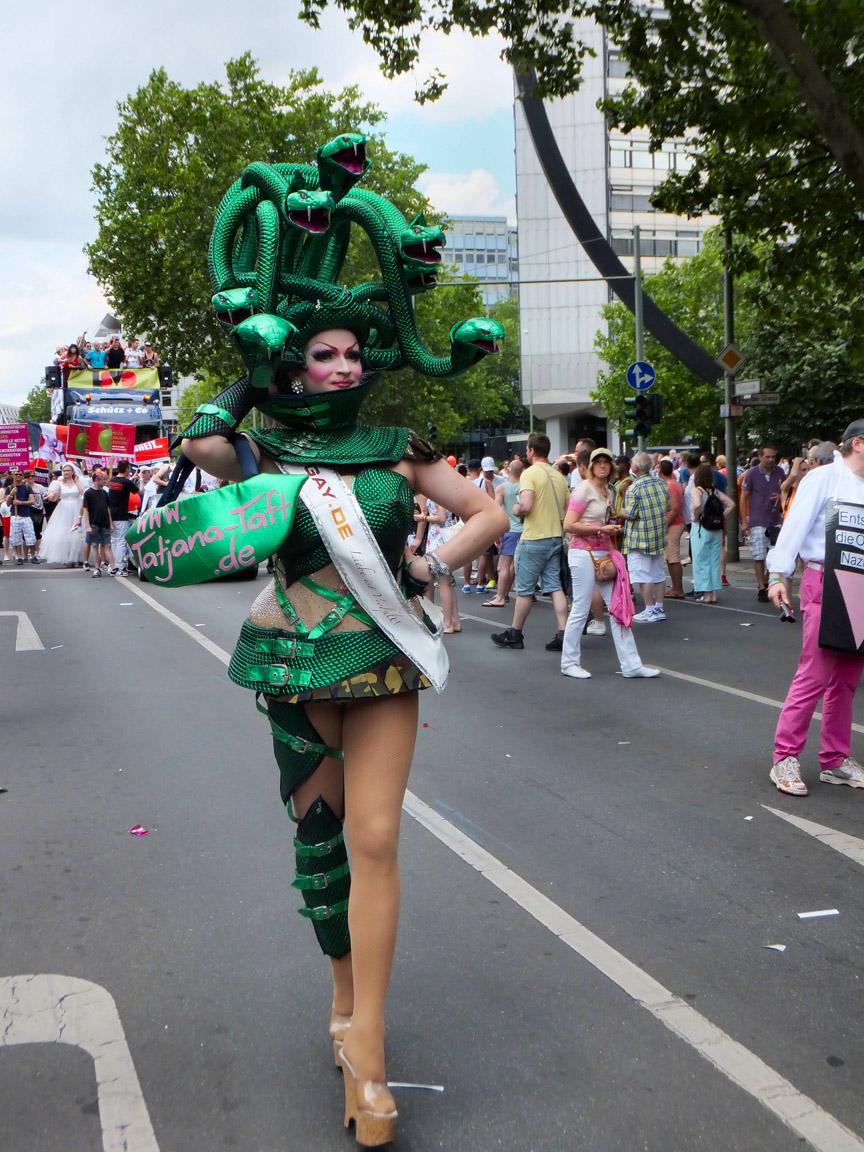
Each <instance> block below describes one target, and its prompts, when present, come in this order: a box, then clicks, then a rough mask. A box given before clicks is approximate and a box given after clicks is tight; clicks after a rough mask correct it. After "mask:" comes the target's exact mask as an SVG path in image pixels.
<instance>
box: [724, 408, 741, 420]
mask: <svg viewBox="0 0 864 1152" xmlns="http://www.w3.org/2000/svg"><path fill="white" fill-rule="evenodd" d="M743 415H744V405H743V404H721V405H720V419H721V420H734V419H735V417H736V416H743Z"/></svg>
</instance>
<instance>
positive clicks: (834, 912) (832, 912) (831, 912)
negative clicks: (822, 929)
mask: <svg viewBox="0 0 864 1152" xmlns="http://www.w3.org/2000/svg"><path fill="white" fill-rule="evenodd" d="M839 915H840V910H839V908H822V909H820V910H819V911H818V912H799V913H798V919H799V920H812V919H813V918H814V917H815V916H839Z"/></svg>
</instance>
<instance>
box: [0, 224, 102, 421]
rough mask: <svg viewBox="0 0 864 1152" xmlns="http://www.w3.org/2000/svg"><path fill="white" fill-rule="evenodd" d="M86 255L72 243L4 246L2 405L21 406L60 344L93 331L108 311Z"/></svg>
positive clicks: (0, 348)
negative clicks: (8, 274) (7, 274)
mask: <svg viewBox="0 0 864 1152" xmlns="http://www.w3.org/2000/svg"><path fill="white" fill-rule="evenodd" d="M86 264H87V262H86V259H85V257H84V255H83V253H82V252H81V251H80V249H78V248H77V246H75V245H72V244H58V245H54V244H28V243H18V244H2V245H0V265H2V267H4V268H7V269H8V268H14V269H15V276H14V279H11V280H10V279H6V278H5V277H4V279H3V281H2V284H0V403H4V404H20V403H22V401H23V400H24V398H25V397H26V395H27V393H28V392H29V391H30V389H31V388H32V387H33V386H34V385H35V384H38V383H39V381H40V379H41V378H42V374H43V369H44V367H45V365H46V364H50V363H51V362H52V360H53V358H54V349H55V348H56V346H57V345H58V344H67V343H69V342H70V341H71V340H76V339H77V338H78V337H79V336H80V335H81V332H82V331H83V329H85V328H88V327H89V328H90V329H91V331H92V330H93V328H94V325H95V324H96V322H97V321H99V320H101V319H102V317H103V316H104V315H105V313H106V312H107V311H108V306H107V304H106V303H105V300H104V298H103V296H102V293H101V292H100V291H99V287H98V285H97V284H96V282H95V281H94V280H91V279H90V278H89V277H88V276H87V274H86Z"/></svg>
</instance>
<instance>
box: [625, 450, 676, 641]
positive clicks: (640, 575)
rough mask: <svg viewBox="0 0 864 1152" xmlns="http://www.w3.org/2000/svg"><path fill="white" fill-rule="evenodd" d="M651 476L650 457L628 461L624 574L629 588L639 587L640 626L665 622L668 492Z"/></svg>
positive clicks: (639, 454) (644, 455) (636, 618)
mask: <svg viewBox="0 0 864 1152" xmlns="http://www.w3.org/2000/svg"><path fill="white" fill-rule="evenodd" d="M650 473H651V457H650V456H649V455H648V453H647V452H637V453H636V455H635V456H634V457H633V459H632V460H631V461H630V474H631V475H632V476H633V483H632V484H631V485H630V487H629V488H628V489H627V495H626V497H625V499H624V508H623V511H622V516H623V519H624V551H625V552H626V553H627V571H628V572H629V573H630V582H631V584H639V585H640V587H641V590H642V598H643V599H644V601H645V608H644V611H642V612H640V613H639V614H638V616H634V617H633V619H634V621H636V622H637V623H639V624H655V623H659V621H661V620H665V619H666V613H665V612H664V611H663V594H664V592H665V591H666V572H665V569H664V567H663V550H664V549H665V547H666V513H667V512H668V511H669V488H668V487H667V485H666V483H665V481H664V480H661V479H660V478H659V477H657V476H652V475H651V474H650Z"/></svg>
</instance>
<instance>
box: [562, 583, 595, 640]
mask: <svg viewBox="0 0 864 1152" xmlns="http://www.w3.org/2000/svg"><path fill="white" fill-rule="evenodd" d="M600 603H601V604H602V603H603V600H602V598H601V600H600ZM552 607H553V608H554V610H555V619H556V620H557V621H558V631H559V632H563V631H564V629H565V628H566V627H567V617H568V616H569V614H570V608H569V605H568V604H567V597H566V596H565V594H564V593H563V592H562V591H561V589H560V588H559V589H558V591H557V592H553V593H552ZM600 619H601V620H602V619H603V614H602V612H601V614H600Z"/></svg>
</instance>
